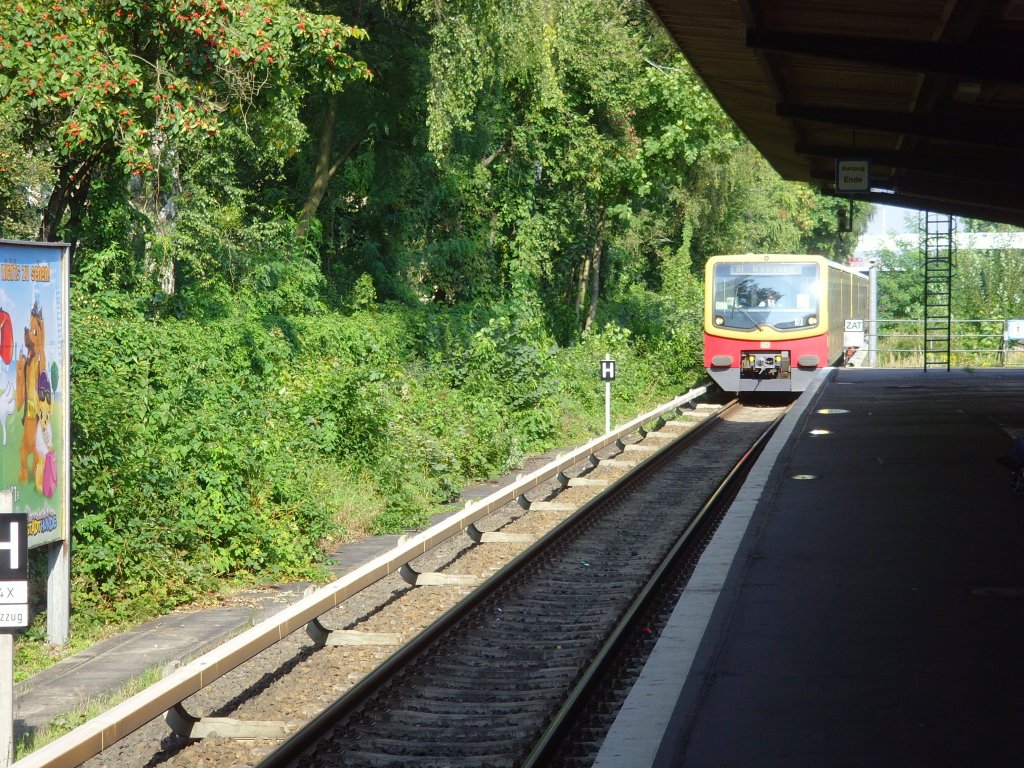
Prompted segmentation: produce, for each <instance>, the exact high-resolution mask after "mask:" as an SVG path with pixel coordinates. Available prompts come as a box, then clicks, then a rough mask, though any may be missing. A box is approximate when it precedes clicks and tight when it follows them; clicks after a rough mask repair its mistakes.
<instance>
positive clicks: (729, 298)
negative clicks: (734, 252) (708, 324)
mask: <svg viewBox="0 0 1024 768" xmlns="http://www.w3.org/2000/svg"><path fill="white" fill-rule="evenodd" d="M818 277H819V276H818V265H817V264H813V263H811V264H808V263H801V262H724V263H721V264H716V265H715V270H714V286H713V295H714V302H715V324H716V325H718V326H719V327H725V328H735V329H737V330H752V329H754V328H758V327H760V326H771V327H773V328H776V329H777V330H782V331H784V330H794V329H799V328H806V327H807V326H808V325H809V324H810V323H811V322H813V320H812V318H815V317H817V315H818V304H819V281H818ZM719 318H721V319H719Z"/></svg>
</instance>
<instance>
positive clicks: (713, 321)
mask: <svg viewBox="0 0 1024 768" xmlns="http://www.w3.org/2000/svg"><path fill="white" fill-rule="evenodd" d="M868 294H869V291H868V279H867V278H866V277H865V276H864V275H863V274H861V273H860V272H857V271H856V270H853V269H850V268H849V267H845V266H843V265H842V264H837V263H835V262H832V261H829V260H827V259H825V258H823V257H821V256H799V255H790V254H746V255H737V256H714V257H712V258H711V259H709V260H708V263H707V267H706V272H705V283H704V365H705V367H706V368H707V370H708V373H709V374H710V375H711V378H712V379H714V381H715V382H716V383H717V384H718V385H719V386H720V387H722V389H724V390H726V391H727V392H802V391H803V390H804V389H805V388H806V387H807V384H808V383H809V382H810V380H811V379H812V378H813V377H814V376H815V374H816V373H817V371H818V369H819V368H823V367H825V366H829V365H838V364H841V363H842V362H843V361H844V359H845V356H846V354H847V351H848V350H847V347H846V346H845V345H844V343H843V342H844V340H843V334H844V331H845V328H846V321H847V320H853V319H860V320H864V319H866V318H867V316H868V300H869V295H868Z"/></svg>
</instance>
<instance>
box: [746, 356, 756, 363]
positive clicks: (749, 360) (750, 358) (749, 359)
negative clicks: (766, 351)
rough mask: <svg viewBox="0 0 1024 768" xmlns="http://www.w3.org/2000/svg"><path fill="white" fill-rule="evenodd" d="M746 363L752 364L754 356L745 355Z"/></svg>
mask: <svg viewBox="0 0 1024 768" xmlns="http://www.w3.org/2000/svg"><path fill="white" fill-rule="evenodd" d="M747 362H748V363H753V362H754V356H753V355H747Z"/></svg>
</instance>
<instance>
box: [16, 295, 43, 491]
mask: <svg viewBox="0 0 1024 768" xmlns="http://www.w3.org/2000/svg"><path fill="white" fill-rule="evenodd" d="M17 371H18V373H17V380H16V386H15V390H14V404H15V406H16V407H17V408H18V410H21V411H22V416H21V423H22V425H23V426H24V430H23V432H22V435H21V470H20V471H19V472H18V482H20V483H24V482H26V481H27V480H28V479H29V477H32V478H33V479H34V478H35V475H36V464H37V463H38V461H39V460H38V458H37V457H36V427H37V426H38V424H39V390H38V386H39V375H40V374H41V373H45V372H46V329H45V326H44V325H43V310H42V309H41V308H40V307H39V304H38V303H36V304H33V305H32V314H31V315H30V316H29V324H28V328H26V329H25V351H24V352H23V353H21V354H20V355H18V368H17ZM30 456H31V457H32V472H31V474H29V466H28V460H29V457H30Z"/></svg>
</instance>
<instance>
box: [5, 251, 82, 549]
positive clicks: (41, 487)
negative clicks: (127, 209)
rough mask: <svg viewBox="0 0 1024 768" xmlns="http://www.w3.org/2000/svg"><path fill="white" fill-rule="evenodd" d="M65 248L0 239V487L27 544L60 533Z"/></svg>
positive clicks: (65, 405)
mask: <svg viewBox="0 0 1024 768" xmlns="http://www.w3.org/2000/svg"><path fill="white" fill-rule="evenodd" d="M68 252H69V247H68V246H67V245H66V244H64V243H27V242H17V241H12V240H0V489H10V490H11V491H13V496H14V510H13V511H14V512H16V513H23V514H25V515H26V516H27V520H28V546H29V548H30V549H31V548H33V547H38V546H41V545H43V544H49V543H51V542H57V541H62V540H64V539H65V538H67V536H68V531H67V530H66V528H67V525H68V522H67V521H68V515H67V510H68V499H69V496H68V494H69V492H70V488H69V485H68V467H69V464H70V460H69V455H68V435H69V420H70V410H69V401H68V324H67V318H68V273H67V270H68Z"/></svg>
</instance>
